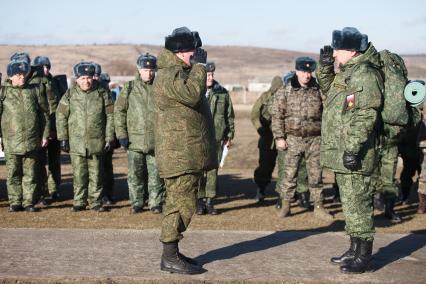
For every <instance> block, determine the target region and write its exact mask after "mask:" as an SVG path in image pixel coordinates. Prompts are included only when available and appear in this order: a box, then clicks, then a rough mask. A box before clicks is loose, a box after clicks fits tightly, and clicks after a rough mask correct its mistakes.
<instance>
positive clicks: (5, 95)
mask: <svg viewBox="0 0 426 284" xmlns="http://www.w3.org/2000/svg"><path fill="white" fill-rule="evenodd" d="M0 96H1V98H0V125H1V130H0V133H1V138H2V141H3V144H4V147H5V152H6V153H9V154H15V155H24V154H26V153H28V152H31V151H34V150H38V149H40V148H41V140H42V139H43V138H44V139H47V138H48V137H49V132H50V121H49V106H48V103H47V101H46V97H45V96H43V95H42V93H41V90H40V87H39V85H30V84H28V83H25V85H23V86H22V87H13V86H12V84H11V83H10V81H6V82H5V84H4V85H3V86H2V87H1V90H0Z"/></svg>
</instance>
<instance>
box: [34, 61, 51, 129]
mask: <svg viewBox="0 0 426 284" xmlns="http://www.w3.org/2000/svg"><path fill="white" fill-rule="evenodd" d="M32 68H33V67H32ZM28 83H29V84H34V85H40V90H41V93H42V95H44V96H45V97H46V100H47V103H48V105H49V119H50V125H51V130H55V129H56V125H55V113H56V108H57V107H58V102H59V101H58V100H57V98H56V94H55V90H54V87H53V85H52V80H50V79H49V78H48V77H47V76H45V75H44V73H43V71H42V70H38V69H37V68H36V69H35V70H33V73H32V76H31V78H30V79H29V82H28Z"/></svg>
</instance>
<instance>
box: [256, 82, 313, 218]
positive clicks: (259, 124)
mask: <svg viewBox="0 0 426 284" xmlns="http://www.w3.org/2000/svg"><path fill="white" fill-rule="evenodd" d="M282 86H283V80H282V79H281V78H280V77H279V76H275V77H274V78H273V79H272V82H271V87H270V88H269V90H267V91H266V92H264V93H263V94H261V95H260V97H259V98H258V99H257V100H256V102H255V103H254V105H253V108H252V110H251V121H252V123H253V125H254V127H255V128H256V130H257V133H258V134H259V141H258V144H257V147H258V148H259V165H258V167H257V168H256V169H255V171H254V182H255V183H256V185H257V187H258V189H257V192H256V197H255V199H256V202H261V201H263V199H264V198H265V189H266V187H267V185H268V184H269V183H270V182H271V179H272V172H273V171H274V168H275V163H276V160H277V154H278V179H277V183H276V186H275V191H276V192H277V193H278V196H279V197H278V200H277V204H276V205H275V207H276V208H277V209H280V208H281V199H282V198H283V196H282V192H280V190H279V188H280V186H279V184H280V183H281V180H282V176H283V174H284V153H285V152H284V151H279V152H278V153H277V149H276V147H275V143H274V139H273V135H272V130H271V113H272V105H273V101H274V95H275V93H276V92H277V91H278V89H279V88H281V87H282ZM298 173H299V174H298V177H297V192H298V193H299V194H300V197H301V198H300V199H299V201H300V205H302V206H306V201H307V199H306V194H307V193H308V186H307V179H308V176H307V173H306V166H305V159H304V158H302V161H301V163H300V167H299V169H298Z"/></svg>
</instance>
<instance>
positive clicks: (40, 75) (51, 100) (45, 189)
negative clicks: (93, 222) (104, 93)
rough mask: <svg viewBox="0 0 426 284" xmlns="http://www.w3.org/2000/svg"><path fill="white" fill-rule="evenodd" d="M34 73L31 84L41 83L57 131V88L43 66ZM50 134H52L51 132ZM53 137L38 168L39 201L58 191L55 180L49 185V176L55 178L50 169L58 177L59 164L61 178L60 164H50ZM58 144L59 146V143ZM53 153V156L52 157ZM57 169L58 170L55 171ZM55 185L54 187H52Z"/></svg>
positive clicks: (42, 153)
mask: <svg viewBox="0 0 426 284" xmlns="http://www.w3.org/2000/svg"><path fill="white" fill-rule="evenodd" d="M31 70H32V75H31V78H30V79H29V84H33V85H39V86H40V90H41V93H42V95H43V96H45V97H46V100H47V102H48V105H49V120H50V125H51V132H53V131H55V129H56V127H55V126H54V125H55V122H56V121H55V112H56V108H57V106H58V101H57V98H56V94H55V93H54V91H55V89H54V87H53V86H52V82H51V80H49V78H48V77H47V76H45V75H44V71H43V69H42V66H36V67H34V66H33V67H31ZM49 136H50V134H49ZM50 142H51V139H49V145H48V146H47V148H43V149H41V151H40V164H41V165H43V166H41V167H39V168H38V169H37V170H38V171H39V172H38V174H37V176H38V177H39V180H38V182H37V188H36V192H35V196H34V197H35V201H37V200H38V199H39V198H40V197H42V196H43V197H47V196H48V195H49V194H52V193H54V192H56V191H57V189H58V188H57V186H56V182H53V184H51V186H50V187H49V183H51V182H49V176H50V179H53V177H52V174H51V172H50V169H51V168H52V169H54V172H55V174H56V175H55V177H56V178H58V173H57V168H58V166H59V179H60V164H59V165H58V164H57V163H54V164H50V163H49V162H50V160H52V161H53V160H54V155H55V154H54V153H53V152H52V153H51V152H50V151H49V149H53V150H54V149H55V143H52V146H50V144H51V143H50ZM56 146H59V145H58V143H57V144H56ZM49 155H51V156H52V157H50V156H49ZM46 165H47V171H46ZM55 170H56V171H55ZM52 185H53V187H52Z"/></svg>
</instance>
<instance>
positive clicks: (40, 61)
mask: <svg viewBox="0 0 426 284" xmlns="http://www.w3.org/2000/svg"><path fill="white" fill-rule="evenodd" d="M44 65H46V66H47V67H49V68H50V67H51V65H50V60H49V57H46V56H36V57H35V58H34V60H33V66H44Z"/></svg>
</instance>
